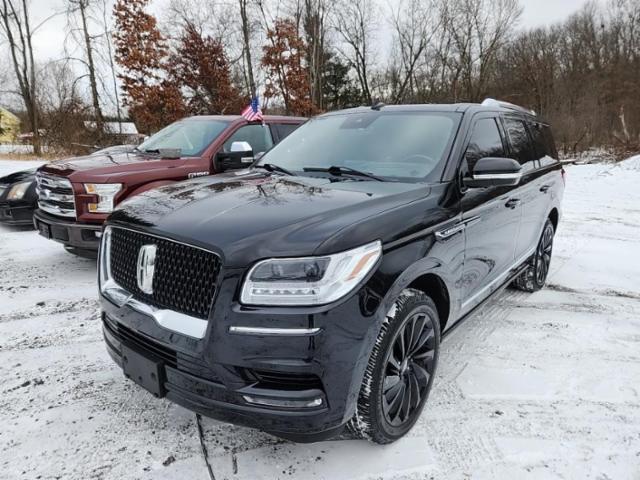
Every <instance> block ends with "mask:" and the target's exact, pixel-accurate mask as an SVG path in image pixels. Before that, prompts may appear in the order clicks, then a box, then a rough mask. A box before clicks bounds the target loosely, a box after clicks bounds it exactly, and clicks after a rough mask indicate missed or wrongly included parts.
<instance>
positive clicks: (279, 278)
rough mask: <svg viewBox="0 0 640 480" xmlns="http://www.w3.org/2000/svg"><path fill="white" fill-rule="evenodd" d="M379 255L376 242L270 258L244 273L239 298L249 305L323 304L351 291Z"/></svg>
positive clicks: (379, 249)
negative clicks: (317, 254) (335, 250)
mask: <svg viewBox="0 0 640 480" xmlns="http://www.w3.org/2000/svg"><path fill="white" fill-rule="evenodd" d="M381 254H382V244H381V243H380V241H376V242H373V243H370V244H368V245H364V246H362V247H358V248H354V249H353V250H348V251H346V252H341V253H336V254H333V255H325V256H322V257H307V258H272V259H269V260H263V261H261V262H259V263H257V264H256V265H255V266H254V267H253V268H252V269H251V271H250V272H249V275H247V279H246V280H245V282H244V285H243V287H242V294H241V297H240V300H241V301H242V303H244V304H249V305H323V304H327V303H331V302H334V301H336V300H338V299H340V298H342V297H344V296H345V295H347V294H348V293H349V292H351V291H352V290H353V289H354V288H355V287H356V286H357V285H358V283H360V281H361V280H362V279H364V278H365V277H366V276H367V274H368V273H369V272H370V271H371V269H372V268H373V267H374V266H375V264H376V262H377V261H378V259H379V258H380V255H381Z"/></svg>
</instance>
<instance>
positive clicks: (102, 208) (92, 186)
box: [84, 183, 122, 213]
mask: <svg viewBox="0 0 640 480" xmlns="http://www.w3.org/2000/svg"><path fill="white" fill-rule="evenodd" d="M84 189H85V190H86V192H87V193H91V194H93V195H98V203H90V204H89V205H88V208H89V211H90V212H92V213H111V212H112V211H113V200H114V198H115V196H116V194H117V193H118V192H119V191H120V190H121V189H122V184H121V183H85V184H84Z"/></svg>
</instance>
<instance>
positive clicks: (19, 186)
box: [7, 182, 33, 200]
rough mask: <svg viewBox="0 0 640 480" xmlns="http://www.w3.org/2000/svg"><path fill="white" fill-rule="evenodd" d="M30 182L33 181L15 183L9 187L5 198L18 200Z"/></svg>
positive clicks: (25, 191)
mask: <svg viewBox="0 0 640 480" xmlns="http://www.w3.org/2000/svg"><path fill="white" fill-rule="evenodd" d="M32 183H33V182H22V183H16V184H15V185H14V186H13V187H11V190H9V194H8V195H7V200H20V199H21V198H22V197H24V194H25V193H27V190H28V189H29V187H30V186H31V184H32Z"/></svg>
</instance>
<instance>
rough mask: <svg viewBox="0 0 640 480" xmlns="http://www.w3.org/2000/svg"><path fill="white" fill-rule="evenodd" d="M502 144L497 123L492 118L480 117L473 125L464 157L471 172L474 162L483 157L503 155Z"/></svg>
mask: <svg viewBox="0 0 640 480" xmlns="http://www.w3.org/2000/svg"><path fill="white" fill-rule="evenodd" d="M504 156H505V152H504V145H503V143H502V136H501V135H500V130H498V125H497V124H496V121H495V119H493V118H482V119H480V120H478V121H477V122H476V124H475V125H474V126H473V133H472V134H471V140H469V146H468V147H467V151H466V152H465V154H464V158H465V160H466V161H467V165H468V166H469V171H470V172H473V167H475V165H476V162H477V161H478V160H480V159H481V158H484V157H504Z"/></svg>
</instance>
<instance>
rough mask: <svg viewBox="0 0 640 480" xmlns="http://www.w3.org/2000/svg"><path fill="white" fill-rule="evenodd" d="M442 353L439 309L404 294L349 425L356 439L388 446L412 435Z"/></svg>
mask: <svg viewBox="0 0 640 480" xmlns="http://www.w3.org/2000/svg"><path fill="white" fill-rule="evenodd" d="M407 345H410V346H409V348H407ZM403 346H404V351H402V350H403ZM439 349H440V319H439V317H438V311H437V309H436V305H435V303H434V302H433V300H431V298H429V297H428V296H427V295H425V294H424V293H422V292H420V291H418V290H413V289H406V290H404V291H403V292H402V293H401V294H400V296H399V297H398V298H397V299H396V301H395V302H394V304H393V307H392V308H391V310H390V311H389V313H388V314H387V317H386V319H385V321H384V323H383V325H382V328H381V329H380V333H379V334H378V338H377V339H376V343H375V345H374V347H373V350H372V352H371V356H370V358H369V363H368V365H367V369H366V371H365V374H364V379H363V381H362V386H361V388H360V394H359V396H358V402H357V406H356V414H355V415H354V417H353V418H352V419H351V421H350V422H349V423H348V429H349V430H350V432H351V433H352V435H353V436H355V437H356V438H366V439H368V440H371V441H373V442H375V443H379V444H387V443H392V442H394V441H396V440H398V439H399V438H401V437H403V436H404V435H405V434H406V433H407V432H408V431H409V430H411V428H412V427H413V425H414V424H415V423H416V421H417V420H418V418H419V417H420V414H421V413H422V410H423V409H424V405H425V403H426V401H427V398H428V396H429V392H430V390H431V385H432V383H433V378H434V375H435V370H436V365H437V361H438V353H439ZM394 373H396V374H395V375H394ZM383 396H384V397H385V400H383Z"/></svg>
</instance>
